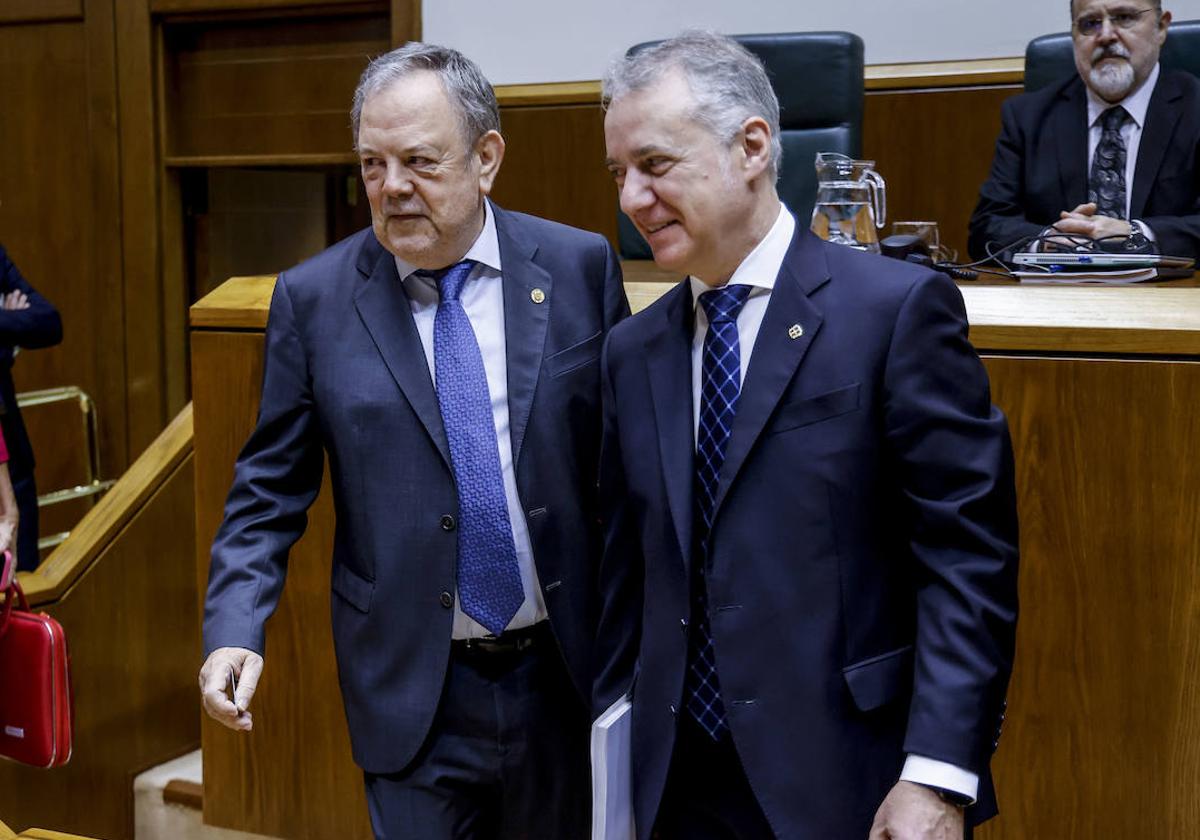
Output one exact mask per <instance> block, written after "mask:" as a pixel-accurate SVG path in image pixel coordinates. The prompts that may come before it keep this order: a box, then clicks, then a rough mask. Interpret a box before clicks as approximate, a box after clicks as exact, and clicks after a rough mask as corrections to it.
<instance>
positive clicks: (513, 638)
mask: <svg viewBox="0 0 1200 840" xmlns="http://www.w3.org/2000/svg"><path fill="white" fill-rule="evenodd" d="M549 640H550V622H549V621H539V622H538V623H537V624H534V625H533V626H531V627H522V628H520V629H519V630H507V631H505V632H503V633H501V634H500V635H499V636H481V637H479V638H476V639H454V640H453V641H452V642H450V650H451V652H452V653H455V654H457V655H459V656H479V657H485V656H504V655H506V654H507V655H512V654H514V653H523V652H524V651H527V650H530V649H531V648H534V647H536V646H538V645H542V644H545V643H547V642H548V641H549Z"/></svg>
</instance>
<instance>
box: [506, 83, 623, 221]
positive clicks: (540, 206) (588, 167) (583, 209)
mask: <svg viewBox="0 0 1200 840" xmlns="http://www.w3.org/2000/svg"><path fill="white" fill-rule="evenodd" d="M500 123H501V127H502V129H503V132H504V138H505V141H506V148H505V152H504V163H503V164H502V165H501V167H500V176H499V178H497V180H496V188H495V192H494V194H493V197H494V198H495V199H496V201H497V202H498V203H499V204H501V205H503V206H504V207H507V208H508V209H510V210H520V211H521V212H524V213H533V214H534V215H537V216H545V217H547V218H550V219H554V220H555V221H558V222H563V223H565V224H568V225H574V226H575V227H581V228H584V229H586V230H594V231H598V232H600V233H603V234H604V235H605V236H607V237H608V238H609V239H610V240H612V241H613V242H614V243H615V242H616V238H617V189H616V186H615V185H614V184H613V180H612V176H610V175H609V174H608V170H607V169H605V167H604V157H605V155H604V115H603V114H602V113H601V111H600V106H599V105H595V104H568V105H549V106H544V107H537V106H514V107H502V108H501V112H500Z"/></svg>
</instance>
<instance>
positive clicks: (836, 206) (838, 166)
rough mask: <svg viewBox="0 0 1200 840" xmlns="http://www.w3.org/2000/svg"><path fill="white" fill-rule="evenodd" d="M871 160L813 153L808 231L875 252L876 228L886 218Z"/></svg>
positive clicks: (883, 189) (884, 198)
mask: <svg viewBox="0 0 1200 840" xmlns="http://www.w3.org/2000/svg"><path fill="white" fill-rule="evenodd" d="M874 167H875V161H873V160H854V159H853V158H849V157H846V156H845V155H842V154H838V153H837V152H817V201H816V204H814V205H813V214H812V225H811V227H812V231H813V233H815V234H816V235H817V236H819V237H821V238H822V239H826V240H828V241H830V242H836V243H838V244H839V245H849V246H850V247H851V248H858V249H859V250H860V251H871V252H873V253H876V254H878V253H879V236H878V234H877V233H876V231H877V230H878V229H879V228H882V227H883V225H884V223H885V222H886V221H887V192H886V189H887V187H886V185H885V184H884V182H883V177H882V176H880V174H879V173H878V172H876V171H875V169H874Z"/></svg>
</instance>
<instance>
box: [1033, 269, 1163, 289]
mask: <svg viewBox="0 0 1200 840" xmlns="http://www.w3.org/2000/svg"><path fill="white" fill-rule="evenodd" d="M1012 275H1013V277H1016V278H1017V279H1018V280H1020V281H1021V282H1022V283H1042V284H1053V285H1064V284H1066V285H1075V284H1078V283H1088V284H1097V283H1099V284H1103V285H1109V286H1124V285H1128V284H1130V283H1144V282H1146V281H1147V280H1157V279H1158V277H1159V273H1158V269H1157V268H1125V269H1117V270H1113V271H1014V272H1013V273H1012Z"/></svg>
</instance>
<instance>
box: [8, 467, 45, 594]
mask: <svg viewBox="0 0 1200 840" xmlns="http://www.w3.org/2000/svg"><path fill="white" fill-rule="evenodd" d="M13 496H14V497H15V498H16V500H17V515H18V516H20V521H19V522H18V523H17V544H16V546H15V551H14V552H13V553H14V554H16V556H17V568H18V569H20V570H21V571H22V572H32V571H33V570H34V569H36V568H37V567H38V562H39V555H38V547H37V544H38V504H37V485H36V484H34V482H33V476H32V475H28V476H26V477H25V478H21V479H18V480H17V481H14V482H13Z"/></svg>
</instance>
